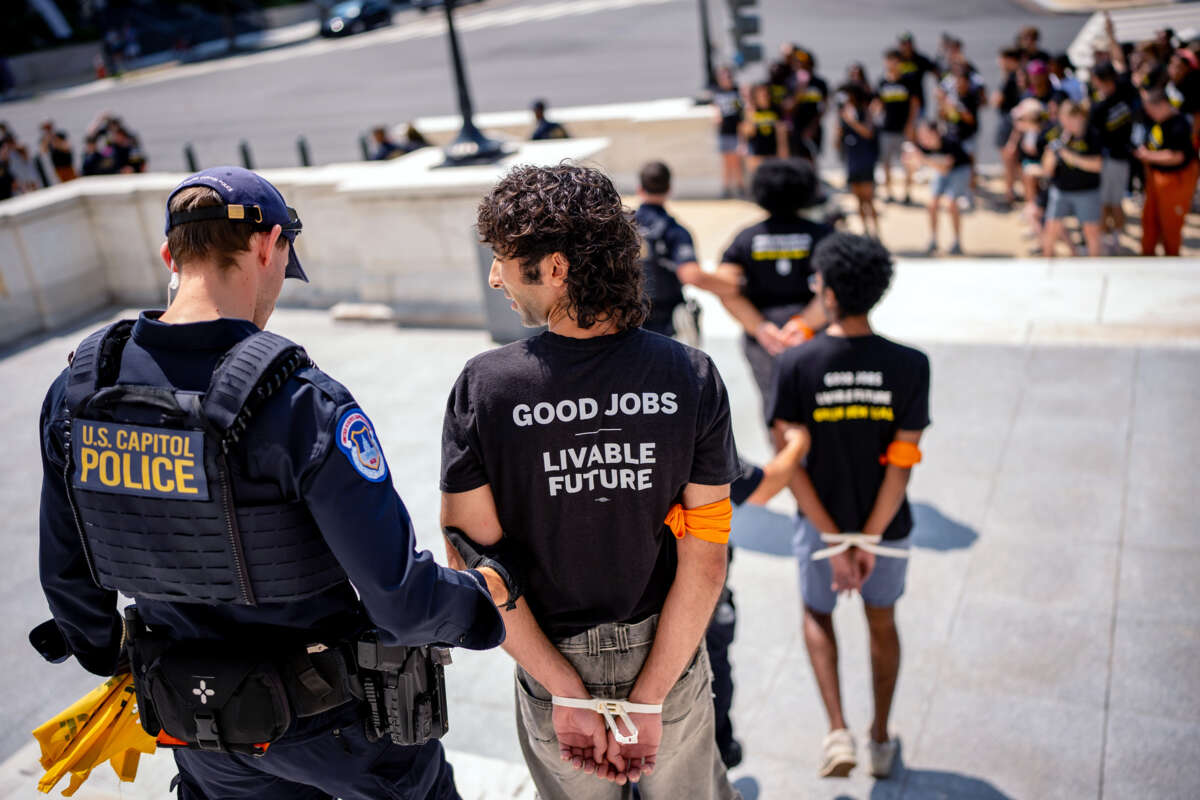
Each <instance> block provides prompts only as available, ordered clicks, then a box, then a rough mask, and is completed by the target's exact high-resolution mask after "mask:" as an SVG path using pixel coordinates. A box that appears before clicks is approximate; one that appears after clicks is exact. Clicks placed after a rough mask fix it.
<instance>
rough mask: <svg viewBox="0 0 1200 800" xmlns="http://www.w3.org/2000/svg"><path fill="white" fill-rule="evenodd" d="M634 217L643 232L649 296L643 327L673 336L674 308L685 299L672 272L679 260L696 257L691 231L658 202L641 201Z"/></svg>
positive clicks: (643, 255) (643, 259)
mask: <svg viewBox="0 0 1200 800" xmlns="http://www.w3.org/2000/svg"><path fill="white" fill-rule="evenodd" d="M634 221H635V222H636V223H637V226H638V231H639V232H640V233H641V234H642V274H643V275H644V276H645V279H646V295H647V296H648V297H649V298H650V315H649V316H648V317H646V321H645V322H644V323H643V324H642V327H643V328H645V329H646V330H648V331H653V332H654V333H661V334H662V335H663V336H674V335H675V323H674V321H673V318H674V313H675V309H676V307H678V306H680V305H683V304H684V303H685V302H686V300H685V299H684V296H683V284H681V283H680V282H679V277H678V275H676V274H675V273H676V270H678V269H679V266H680V265H681V264H687V263H689V262H693V261H695V260H696V247H695V244H694V243H693V242H692V235H691V234H690V233H688V231H687V228H685V227H683V226H682V225H680V224H679V222H677V221H676V220H675V218H674V217H672V216H671V215H670V214H668V213H667V210H666V209H665V208H663V207H662V206H660V205H658V204H657V203H642V205H641V206H639V207H638V210H637V212H636V213H635V214H634Z"/></svg>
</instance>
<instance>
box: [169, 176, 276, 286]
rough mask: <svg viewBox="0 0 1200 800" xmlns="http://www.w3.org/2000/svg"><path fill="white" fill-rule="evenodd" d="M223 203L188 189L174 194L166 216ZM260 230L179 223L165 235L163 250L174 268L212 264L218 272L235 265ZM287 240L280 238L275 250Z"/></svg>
mask: <svg viewBox="0 0 1200 800" xmlns="http://www.w3.org/2000/svg"><path fill="white" fill-rule="evenodd" d="M224 203H225V201H224V200H223V199H221V195H219V194H217V193H216V192H215V191H213V190H212V189H210V188H208V187H207V186H189V187H187V188H186V189H181V190H179V191H178V192H176V194H175V196H174V197H172V198H171V204H170V206H169V207H168V210H169V211H170V213H172V214H174V213H177V212H180V211H193V210H195V209H197V208H207V207H209V206H219V205H224ZM255 233H262V228H258V227H255V226H253V225H247V224H246V223H244V222H232V221H230V220H226V219H206V220H198V221H196V222H183V223H180V224H179V225H176V226H175V227H173V228H171V230H169V231H168V232H167V249H168V250H170V251H171V258H173V259H174V260H175V264H176V266H178V267H180V268H184V269H186V267H187V265H188V264H190V263H194V262H197V261H215V262H216V263H217V266H218V267H220V268H221V269H228V268H229V267H232V266H233V265H234V263H235V256H236V255H237V254H238V253H244V252H246V251H247V250H249V249H250V237H251V236H253V235H254V234H255ZM287 244H288V240H287V237H285V236H280V237H279V241H278V242H276V245H277V246H278V247H286V246H287Z"/></svg>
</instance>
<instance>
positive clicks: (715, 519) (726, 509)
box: [665, 497, 733, 544]
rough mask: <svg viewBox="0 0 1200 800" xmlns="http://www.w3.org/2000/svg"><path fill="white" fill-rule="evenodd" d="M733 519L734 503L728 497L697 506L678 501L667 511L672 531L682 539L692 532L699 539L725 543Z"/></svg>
mask: <svg viewBox="0 0 1200 800" xmlns="http://www.w3.org/2000/svg"><path fill="white" fill-rule="evenodd" d="M732 520H733V504H731V503H730V502H729V498H728V497H726V498H725V499H723V500H718V501H717V502H715V503H709V504H708V505H705V506H697V507H696V508H684V507H683V506H682V505H680V504H678V503H676V504H675V505H673V506H671V510H670V511H668V512H667V518H666V520H665V522H666V525H667V527H668V528H670V529H671V533H673V534H675V538H676V539H682V538H683V537H684V536H685V535H686V534H689V533H690V534H691V535H692V536H695V537H696V538H697V539H703V540H704V541H706V542H714V543H715V544H725V543H726V542H728V541H729V529H730V527H731V526H732Z"/></svg>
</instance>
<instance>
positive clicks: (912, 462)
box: [879, 442, 921, 469]
mask: <svg viewBox="0 0 1200 800" xmlns="http://www.w3.org/2000/svg"><path fill="white" fill-rule="evenodd" d="M879 463H880V464H883V465H884V466H887V465H888V464H891V465H892V466H893V467H900V468H901V469H912V468H913V467H915V466H916V465H917V464H919V463H921V449H920V448H919V447H917V446H916V445H915V444H913V443H912V442H892V443H891V444H889V445H888V449H887V452H886V453H884V454H883V455H881V456H880V457H879Z"/></svg>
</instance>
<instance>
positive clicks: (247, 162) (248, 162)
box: [238, 139, 254, 169]
mask: <svg viewBox="0 0 1200 800" xmlns="http://www.w3.org/2000/svg"><path fill="white" fill-rule="evenodd" d="M238 149H239V150H241V151H242V166H243V167H245V168H246V169H254V159H253V158H251V157H250V143H249V142H247V141H246V140H245V139H242V141H241V142H240V143H239V144H238Z"/></svg>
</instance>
